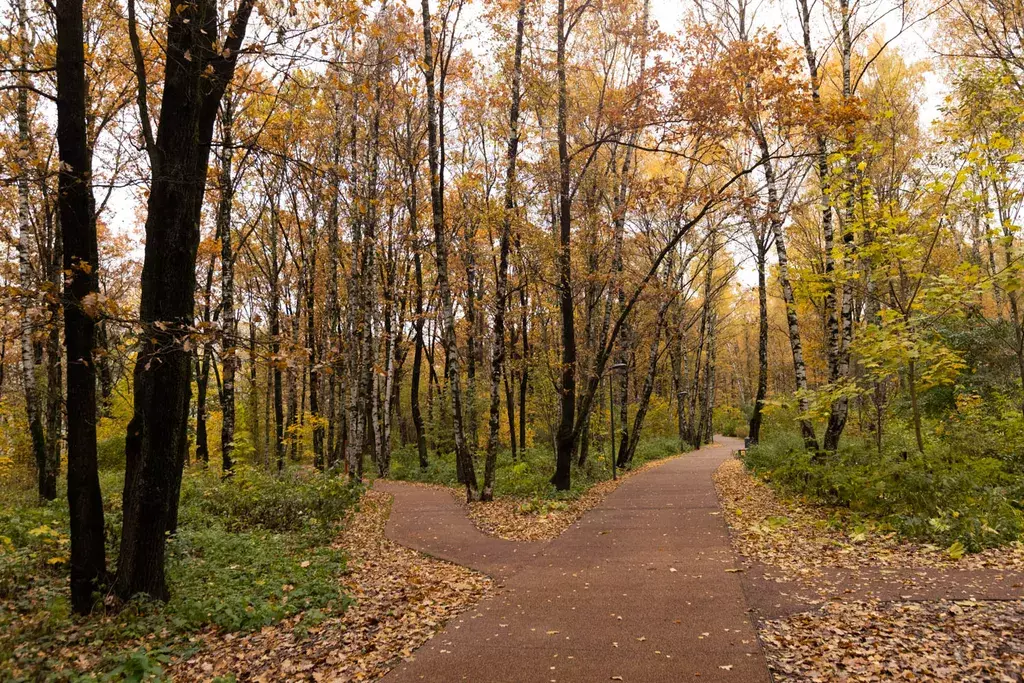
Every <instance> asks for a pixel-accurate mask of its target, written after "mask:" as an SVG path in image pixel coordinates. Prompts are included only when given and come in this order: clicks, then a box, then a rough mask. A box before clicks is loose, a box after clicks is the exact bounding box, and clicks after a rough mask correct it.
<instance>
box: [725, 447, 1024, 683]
mask: <svg viewBox="0 0 1024 683" xmlns="http://www.w3.org/2000/svg"><path fill="white" fill-rule="evenodd" d="M715 484H716V486H717V489H718V493H719V498H720V500H721V504H722V508H723V510H724V513H725V517H726V519H727V521H728V523H729V526H730V528H731V529H732V541H733V547H734V549H735V550H736V552H737V554H739V555H740V556H741V557H743V564H744V570H745V572H744V583H745V588H746V591H747V596H748V602H750V603H751V607H752V608H753V609H754V610H756V612H757V614H758V617H759V621H758V631H759V637H760V639H761V642H762V645H763V648H764V652H765V655H766V657H767V659H768V662H769V666H770V667H771V669H772V672H773V674H774V677H775V680H776V681H794V682H795V681H834V680H843V681H858V682H859V681H892V680H915V681H922V680H927V681H953V680H956V681H1012V682H1019V681H1020V680H1022V679H1021V676H1022V675H1024V631H1022V629H1021V628H1020V624H1021V623H1024V545H1022V544H1020V543H1017V544H1015V545H1010V546H1004V547H1002V548H996V549H990V550H986V551H984V552H981V553H976V554H971V555H963V556H960V554H959V553H953V554H950V552H949V551H948V549H943V548H938V547H935V546H930V545H922V544H915V543H909V542H906V541H904V540H901V539H899V538H897V537H896V535H895V534H894V533H887V532H885V531H884V530H883V529H882V528H881V527H879V526H877V525H872V524H870V523H865V522H863V521H861V520H859V519H858V518H856V517H855V516H854V515H852V514H850V513H849V512H847V511H842V510H837V509H832V508H826V507H821V506H815V505H809V504H807V503H805V502H802V501H798V500H792V499H784V498H782V497H780V496H779V495H777V494H776V492H775V491H774V490H773V489H772V488H770V487H769V486H768V485H766V484H765V483H763V482H761V481H759V480H758V479H756V478H755V477H753V476H752V475H751V474H750V473H749V472H747V471H746V470H745V468H744V467H743V464H742V463H741V462H740V461H739V460H737V459H730V460H727V461H726V462H724V463H723V464H722V465H721V467H720V468H719V469H718V471H717V472H716V473H715Z"/></svg>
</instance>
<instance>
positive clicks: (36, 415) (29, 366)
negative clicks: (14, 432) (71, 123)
mask: <svg viewBox="0 0 1024 683" xmlns="http://www.w3.org/2000/svg"><path fill="white" fill-rule="evenodd" d="M18 45H19V63H20V66H21V73H20V74H19V76H18V80H19V86H20V87H19V88H18V93H17V96H18V103H17V118H18V156H19V160H20V163H19V167H20V171H19V173H18V181H17V184H18V280H19V284H20V285H21V297H22V300H23V304H22V306H21V336H20V339H21V382H22V388H23V390H24V393H25V413H26V417H27V418H28V431H29V436H30V437H31V440H32V454H33V461H34V462H35V467H36V475H37V479H38V490H39V497H40V498H41V499H42V500H53V499H55V498H56V497H57V475H56V472H51V471H50V470H51V467H50V465H51V463H50V459H49V457H48V453H47V447H46V432H45V429H44V427H43V406H42V400H41V397H40V393H39V386H38V385H39V377H38V372H37V368H36V351H35V348H36V342H35V339H34V326H35V319H37V318H38V317H39V316H38V314H37V311H35V307H34V306H33V305H30V304H32V303H35V302H36V301H37V299H38V297H37V296H36V291H37V287H36V283H35V276H34V274H33V272H32V261H31V236H30V232H31V229H32V220H31V214H30V208H29V168H30V164H31V149H30V146H29V138H30V136H31V131H30V130H29V118H28V93H29V85H30V83H29V78H28V71H29V64H28V54H29V37H28V10H27V7H26V0H18ZM58 96H59V94H58Z"/></svg>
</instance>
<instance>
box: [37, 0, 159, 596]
mask: <svg viewBox="0 0 1024 683" xmlns="http://www.w3.org/2000/svg"><path fill="white" fill-rule="evenodd" d="M55 10H56V12H55V23H56V26H57V60H56V62H57V63H56V70H57V144H58V147H59V150H60V175H59V178H58V184H59V194H58V199H57V203H58V208H59V211H60V221H61V229H62V231H63V235H64V271H65V273H66V275H65V290H64V344H65V349H66V352H67V404H68V410H67V416H68V417H67V422H68V437H67V438H68V508H69V510H70V513H71V604H72V607H73V608H74V610H75V611H76V612H78V613H79V614H87V613H88V612H90V611H91V610H92V606H93V602H94V600H95V594H96V592H97V591H98V590H99V589H100V588H101V587H102V585H103V584H104V583H105V581H106V578H107V569H106V555H105V553H106V546H105V539H104V533H103V500H102V498H101V496H100V482H99V474H98V470H97V464H96V414H97V412H96V408H97V406H96V364H95V362H94V360H93V359H94V355H93V354H94V348H95V319H94V316H95V315H96V314H97V311H98V305H99V301H98V294H99V274H98V271H99V253H98V246H97V237H96V215H95V211H94V207H93V196H92V185H91V182H92V181H91V178H92V168H91V156H90V154H89V149H88V144H87V130H86V98H87V90H86V83H85V49H84V19H83V11H82V2H81V0H59V1H58V2H57V4H56V6H55ZM160 540H161V541H162V540H163V535H162V533H161V539H160Z"/></svg>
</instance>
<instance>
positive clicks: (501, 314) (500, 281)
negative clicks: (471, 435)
mask: <svg viewBox="0 0 1024 683" xmlns="http://www.w3.org/2000/svg"><path fill="white" fill-rule="evenodd" d="M525 24H526V0H519V10H518V12H517V15H516V48H515V62H514V64H513V67H512V104H511V107H510V109H509V135H508V167H507V168H506V171H505V215H504V216H503V218H502V222H501V236H500V237H499V240H498V272H497V273H496V284H495V293H494V299H495V302H494V330H493V334H492V337H491V407H490V413H489V419H488V435H487V462H486V464H485V468H484V488H483V492H482V493H481V494H480V500H491V499H492V498H493V497H494V474H495V470H496V464H497V461H498V420H499V419H500V412H501V411H500V407H501V403H500V401H501V398H500V385H501V375H502V368H503V367H504V365H505V309H506V305H505V304H506V301H505V300H506V298H507V297H508V253H509V241H510V239H511V234H512V212H513V211H514V210H515V183H516V159H517V157H518V156H519V104H520V99H521V97H522V95H521V93H520V84H521V83H522V74H523V31H524V26H525ZM509 407H510V408H511V405H509ZM511 416H512V413H511V412H510V413H509V417H510V419H511ZM509 433H510V435H511V436H512V444H513V446H512V450H513V453H514V452H515V435H514V434H513V433H512V432H511V430H510V432H509ZM513 457H515V456H514V455H513Z"/></svg>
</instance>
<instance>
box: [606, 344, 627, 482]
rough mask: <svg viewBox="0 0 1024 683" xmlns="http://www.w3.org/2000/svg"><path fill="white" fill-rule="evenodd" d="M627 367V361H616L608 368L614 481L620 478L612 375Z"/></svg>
mask: <svg viewBox="0 0 1024 683" xmlns="http://www.w3.org/2000/svg"><path fill="white" fill-rule="evenodd" d="M625 369H626V364H625V363H616V364H615V365H613V366H611V367H610V368H608V375H607V376H608V441H609V442H610V444H611V448H612V481H616V480H618V478H619V474H618V468H617V467H616V466H615V395H614V391H613V389H614V387H613V385H612V375H615V374H618V373H619V372H622V371H623V370H625Z"/></svg>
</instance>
